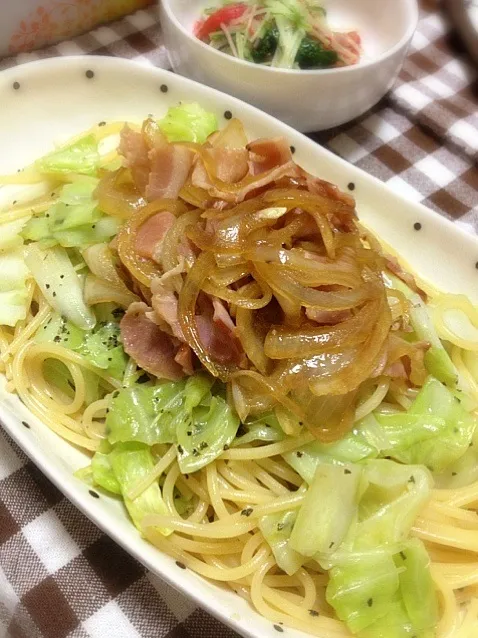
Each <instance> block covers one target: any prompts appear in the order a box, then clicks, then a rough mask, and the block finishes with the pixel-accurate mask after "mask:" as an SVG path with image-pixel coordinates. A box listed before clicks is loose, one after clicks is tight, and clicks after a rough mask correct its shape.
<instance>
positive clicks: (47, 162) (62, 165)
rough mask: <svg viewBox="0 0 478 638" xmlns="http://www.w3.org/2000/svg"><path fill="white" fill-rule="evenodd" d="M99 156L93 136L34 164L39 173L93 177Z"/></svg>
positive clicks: (87, 136)
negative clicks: (78, 174) (76, 174)
mask: <svg viewBox="0 0 478 638" xmlns="http://www.w3.org/2000/svg"><path fill="white" fill-rule="evenodd" d="M99 162H100V154H99V152H98V144H97V141H96V138H95V136H94V135H93V134H91V135H86V136H85V137H82V138H81V139H80V140H78V141H77V142H74V143H73V144H70V145H69V146H65V147H64V148H60V149H58V150H57V151H53V152H52V153H49V154H48V155H45V156H44V157H42V158H41V159H39V160H37V161H36V162H35V168H36V170H37V171H38V172H39V173H44V174H51V173H53V174H55V173H80V174H82V175H93V174H94V173H95V172H96V171H97V169H98V166H99Z"/></svg>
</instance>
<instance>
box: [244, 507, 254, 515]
mask: <svg viewBox="0 0 478 638" xmlns="http://www.w3.org/2000/svg"><path fill="white" fill-rule="evenodd" d="M253 511H254V510H253V508H252V507H246V509H243V510H242V512H241V516H250V515H251V514H252V512H253Z"/></svg>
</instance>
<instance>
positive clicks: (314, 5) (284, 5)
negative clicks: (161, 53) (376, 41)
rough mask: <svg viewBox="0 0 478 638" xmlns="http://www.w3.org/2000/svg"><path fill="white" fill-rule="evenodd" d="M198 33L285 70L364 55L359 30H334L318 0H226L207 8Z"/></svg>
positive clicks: (213, 42)
mask: <svg viewBox="0 0 478 638" xmlns="http://www.w3.org/2000/svg"><path fill="white" fill-rule="evenodd" d="M194 33H195V35H196V37H197V38H199V39H200V40H202V41H203V42H206V43H207V44H209V45H210V46H212V47H214V48H215V49H218V50H219V51H222V52H224V53H227V54H228V55H232V56H234V57H236V58H239V59H240V60H245V61H247V62H253V63H255V64H263V65H266V66H271V67H278V68H282V69H327V68H331V67H339V66H346V65H350V64H356V63H357V62H358V61H359V59H360V53H361V47H360V42H361V40H360V35H359V34H358V32H357V31H343V32H340V31H332V29H331V28H330V26H329V24H328V20H327V12H326V10H325V8H324V7H323V6H322V4H321V3H320V2H317V1H316V0H244V1H241V2H235V1H232V2H231V1H230V0H226V1H224V2H223V3H222V4H220V5H218V6H217V5H215V6H212V7H208V8H207V9H205V10H204V12H203V15H202V16H201V18H200V19H199V20H198V21H197V23H196V25H195V28H194Z"/></svg>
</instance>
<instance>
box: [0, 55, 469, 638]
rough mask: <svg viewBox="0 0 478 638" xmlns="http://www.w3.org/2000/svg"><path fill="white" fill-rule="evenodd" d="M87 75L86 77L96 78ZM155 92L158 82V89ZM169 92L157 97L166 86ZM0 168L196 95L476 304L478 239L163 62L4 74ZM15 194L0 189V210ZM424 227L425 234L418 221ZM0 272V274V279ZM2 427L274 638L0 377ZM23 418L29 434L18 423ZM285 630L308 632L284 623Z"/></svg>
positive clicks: (133, 539) (216, 606) (125, 539)
mask: <svg viewBox="0 0 478 638" xmlns="http://www.w3.org/2000/svg"><path fill="white" fill-rule="evenodd" d="M91 72H93V76H92V73H91ZM161 87H162V88H161ZM165 87H167V91H166V92H164V91H165V90H166V88H165ZM0 96H1V100H2V108H1V109H0V148H2V149H3V152H2V153H1V154H0V173H10V172H14V171H16V170H17V169H19V168H21V167H23V166H25V165H26V164H28V163H29V162H31V161H33V160H34V159H36V158H38V157H39V156H41V155H42V154H44V153H46V152H47V151H49V150H50V149H51V148H52V146H53V144H54V143H56V142H61V141H63V140H65V139H67V138H69V137H71V136H73V135H75V134H77V133H79V132H81V131H83V130H85V129H87V128H89V127H90V126H92V125H93V124H94V123H97V122H100V121H102V120H113V119H133V120H134V119H139V120H142V119H144V117H146V116H147V114H148V113H152V114H154V115H155V116H160V115H162V114H164V113H165V111H166V110H167V108H168V107H169V106H171V105H175V104H177V102H178V101H183V102H190V101H197V102H199V103H200V104H201V105H202V106H204V107H205V108H206V109H208V110H210V111H213V112H215V113H216V114H217V117H218V121H219V123H220V125H221V126H222V125H223V124H224V123H225V118H224V113H225V112H226V111H230V112H231V113H232V114H233V115H234V116H237V117H239V118H241V119H242V120H243V122H244V123H245V126H246V129H247V131H248V134H249V136H250V137H251V138H254V137H265V136H277V135H284V136H286V137H287V138H288V139H289V140H290V144H291V145H293V146H295V148H296V154H295V158H296V160H297V162H298V163H300V164H302V165H303V166H304V167H305V168H306V169H307V170H309V171H310V172H312V173H315V174H317V175H319V176H320V177H323V178H325V179H327V180H329V181H331V182H333V183H336V184H337V185H338V186H339V187H340V188H342V189H343V190H347V185H348V184H349V183H354V185H355V190H354V195H355V196H356V198H357V207H358V211H359V216H360V218H361V220H362V221H363V222H364V223H365V224H366V225H367V226H369V227H370V228H371V229H373V230H374V231H375V232H376V233H378V235H379V236H380V237H381V238H382V240H384V241H385V242H386V243H387V244H389V245H390V246H392V247H393V248H394V249H395V250H396V251H397V252H399V253H400V254H401V255H402V256H403V258H404V261H405V262H408V263H409V264H411V265H412V266H413V267H414V269H415V270H416V272H418V273H419V274H420V276H421V277H422V278H424V279H425V280H428V281H429V282H431V283H433V284H435V285H436V286H438V287H440V288H441V289H443V290H448V291H453V292H463V293H465V294H468V295H469V296H470V297H472V298H473V300H474V301H475V302H478V285H477V284H478V270H477V268H476V267H475V264H476V263H477V261H478V240H477V239H476V238H474V237H472V236H469V235H467V234H466V233H464V232H463V231H461V230H460V229H458V228H456V227H455V226H454V225H453V224H452V223H451V222H449V221H447V220H446V219H444V218H441V217H440V216H438V215H437V214H436V213H433V212H432V211H430V210H428V209H426V208H424V207H423V206H421V205H417V204H414V203H410V202H408V201H407V200H405V199H404V198H402V197H400V196H399V195H397V194H395V193H393V192H391V191H390V190H389V189H387V187H385V186H384V185H383V184H382V183H381V182H379V181H378V180H376V179H374V178H372V177H370V176H369V175H367V174H366V173H364V172H362V171H360V170H358V169H356V168H354V167H353V166H351V165H349V164H347V163H346V162H344V161H343V160H341V159H339V158H337V157H336V156H334V155H333V154H331V153H329V152H328V151H326V150H324V149H323V148H321V147H319V146H318V145H317V144H315V143H314V142H312V141H311V140H309V139H308V138H306V137H305V136H303V135H301V134H300V133H297V132H296V131H294V130H293V129H291V128H289V127H288V126H286V125H285V124H282V123H280V122H278V121H277V120H275V119H274V118H272V117H270V116H268V115H266V114H264V113H262V112H261V111H259V110H257V109H255V108H253V107H251V106H249V105H247V104H244V103H243V102H240V101H239V100H237V99H235V98H232V97H229V96H227V95H224V94H222V93H219V92H217V91H214V90H213V89H210V88H207V87H204V86H201V85H199V84H196V83H194V82H192V81H190V80H187V79H185V78H182V77H179V76H176V75H173V74H171V73H168V72H167V71H163V70H161V69H155V68H152V67H146V66H139V65H137V64H135V63H133V62H129V61H126V60H121V59H118V58H108V57H70V58H55V59H50V60H46V61H40V62H33V63H30V64H26V65H24V66H20V67H16V68H13V69H9V70H7V71H4V72H3V73H1V74H0ZM12 194H13V189H12V188H10V187H9V188H8V189H7V188H4V189H0V208H1V205H2V202H3V204H4V205H5V202H7V201H10V202H11V200H12ZM417 222H418V223H420V224H421V230H419V231H417V230H415V229H414V224H416V223H417ZM0 276H1V275H0ZM0 418H1V420H2V423H3V427H4V428H5V430H6V431H7V432H8V433H9V434H10V436H12V437H13V439H15V441H16V442H17V443H18V445H19V446H20V447H21V448H23V450H24V451H25V452H26V454H28V456H29V457H30V458H31V459H32V460H33V462H34V463H36V464H37V465H38V467H39V468H40V469H41V470H42V471H43V472H44V473H45V474H46V475H47V476H48V477H49V478H50V479H51V480H52V481H53V483H55V484H56V485H57V487H58V488H59V489H60V490H61V491H62V492H63V493H64V494H65V496H67V497H68V498H69V499H70V500H71V501H72V502H73V503H74V504H75V505H76V506H77V507H78V508H79V509H80V510H81V511H82V512H84V513H85V514H86V515H87V516H88V517H89V518H90V519H91V520H92V521H93V522H94V523H96V524H97V525H98V527H100V528H101V529H102V530H104V531H105V532H106V533H107V534H108V535H109V536H111V538H113V539H114V540H115V541H116V542H117V543H119V544H120V545H121V546H122V547H124V549H126V550H127V551H128V552H129V553H130V554H132V555H133V556H135V557H136V558H137V559H138V560H139V561H141V562H142V563H143V564H144V565H145V566H146V567H147V568H148V569H150V570H151V571H152V572H154V573H156V574H158V575H159V576H161V577H162V578H163V579H164V580H166V581H167V582H168V583H169V584H170V585H172V586H173V587H176V588H177V589H179V590H180V591H182V592H183V593H185V594H187V595H188V596H190V597H191V598H192V599H194V600H195V601H196V603H197V604H198V605H200V606H202V607H204V608H205V609H206V610H207V611H209V612H210V613H212V614H214V615H215V616H216V617H217V618H219V619H220V620H222V621H223V622H225V623H227V624H228V625H230V626H231V627H233V628H234V629H235V630H236V631H238V632H239V633H240V634H241V635H243V636H247V637H249V638H277V635H278V633H277V631H276V630H275V629H274V628H273V626H272V623H270V622H269V621H267V620H265V619H264V618H262V617H261V616H259V615H258V614H257V613H256V612H255V611H253V610H252V609H251V608H250V607H249V606H248V604H247V603H246V602H245V601H243V600H242V599H241V598H239V597H238V596H236V595H235V594H233V593H231V592H230V591H227V590H226V589H222V588H220V587H217V586H215V585H213V584H211V583H209V582H207V581H206V580H204V579H203V578H201V577H199V576H197V575H195V574H194V573H192V572H191V571H189V570H182V569H180V568H178V567H177V565H176V564H175V561H174V560H172V559H171V558H169V557H168V556H165V555H164V554H162V553H161V552H159V551H158V550H157V549H155V548H154V547H153V546H151V545H150V544H149V543H147V542H146V541H144V540H143V539H141V537H140V536H139V534H138V533H137V531H136V530H135V528H134V527H133V525H132V523H130V521H129V519H128V518H127V516H126V513H125V510H124V509H123V507H122V506H121V504H120V503H119V502H118V501H117V500H114V499H109V498H108V497H106V496H101V498H100V499H94V498H92V497H91V496H90V495H89V493H88V487H87V486H85V485H84V484H82V483H81V482H80V481H79V480H77V479H75V478H74V477H73V472H74V470H76V469H77V468H79V467H83V466H84V465H86V464H87V456H86V455H85V454H83V453H82V452H81V451H79V450H77V449H76V448H74V447H73V446H71V445H69V444H68V443H66V442H65V441H63V440H62V439H60V438H59V437H57V436H56V435H54V434H53V433H52V432H51V431H50V430H49V429H48V428H47V427H46V426H45V425H43V424H42V423H41V422H40V421H38V419H36V418H35V417H33V415H31V414H30V413H29V412H28V410H26V408H25V407H24V406H23V405H22V404H21V403H20V401H19V400H18V399H17V397H16V396H12V395H9V394H7V393H6V392H5V390H4V381H3V380H2V379H0ZM22 421H25V422H27V423H28V424H30V429H27V428H26V427H24V426H23V425H22ZM286 631H287V636H289V637H290V638H299V637H300V636H304V634H303V633H301V632H298V631H293V630H290V629H287V630H286Z"/></svg>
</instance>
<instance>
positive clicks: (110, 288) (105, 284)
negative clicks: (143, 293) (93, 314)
mask: <svg viewBox="0 0 478 638" xmlns="http://www.w3.org/2000/svg"><path fill="white" fill-rule="evenodd" d="M83 296H84V298H85V303H87V304H88V305H89V306H94V305H95V304H98V303H105V302H113V303H115V304H118V306H120V307H121V308H128V306H129V305H130V304H132V303H133V302H135V301H139V297H137V296H136V295H134V294H133V293H132V292H129V290H127V289H126V288H125V289H122V288H119V287H117V286H115V285H114V284H112V283H111V282H110V281H106V280H105V279H100V278H99V277H96V276H95V275H87V276H86V280H85V287H84V290H83Z"/></svg>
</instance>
